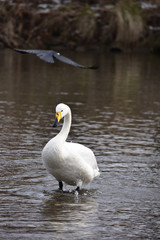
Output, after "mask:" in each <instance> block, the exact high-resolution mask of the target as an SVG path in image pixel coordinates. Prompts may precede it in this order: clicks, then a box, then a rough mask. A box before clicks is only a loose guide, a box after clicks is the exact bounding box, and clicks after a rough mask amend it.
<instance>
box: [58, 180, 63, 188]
mask: <svg viewBox="0 0 160 240" xmlns="http://www.w3.org/2000/svg"><path fill="white" fill-rule="evenodd" d="M59 189H60V190H63V182H59Z"/></svg>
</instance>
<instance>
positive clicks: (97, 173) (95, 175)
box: [94, 168, 100, 177]
mask: <svg viewBox="0 0 160 240" xmlns="http://www.w3.org/2000/svg"><path fill="white" fill-rule="evenodd" d="M99 175H100V171H99V168H97V169H95V170H94V177H99Z"/></svg>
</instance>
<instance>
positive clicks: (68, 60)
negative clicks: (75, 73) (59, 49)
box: [54, 52, 98, 69]
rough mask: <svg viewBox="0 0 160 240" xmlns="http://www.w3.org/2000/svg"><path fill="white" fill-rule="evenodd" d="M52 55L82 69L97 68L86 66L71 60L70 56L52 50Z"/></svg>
mask: <svg viewBox="0 0 160 240" xmlns="http://www.w3.org/2000/svg"><path fill="white" fill-rule="evenodd" d="M54 57H55V58H57V59H58V60H59V61H61V62H64V63H67V64H70V65H73V66H74V67H79V68H84V69H97V68H98V67H96V66H91V67H87V66H84V65H81V64H79V63H77V62H75V61H73V60H71V59H70V58H67V57H65V56H63V55H61V54H60V53H56V52H54Z"/></svg>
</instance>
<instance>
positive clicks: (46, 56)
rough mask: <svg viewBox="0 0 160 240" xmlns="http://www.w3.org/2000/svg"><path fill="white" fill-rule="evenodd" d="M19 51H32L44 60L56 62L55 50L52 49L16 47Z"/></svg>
mask: <svg viewBox="0 0 160 240" xmlns="http://www.w3.org/2000/svg"><path fill="white" fill-rule="evenodd" d="M14 50H15V51H17V52H20V53H32V54H35V55H37V57H39V58H40V59H42V60H44V61H45V62H48V63H54V51H52V50H36V49H35V50H25V49H17V48H15V49H14Z"/></svg>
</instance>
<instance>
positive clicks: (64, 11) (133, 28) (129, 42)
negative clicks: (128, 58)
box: [0, 0, 160, 53]
mask: <svg viewBox="0 0 160 240" xmlns="http://www.w3.org/2000/svg"><path fill="white" fill-rule="evenodd" d="M0 47H1V48H5V47H11V48H13V47H19V48H40V49H52V48H54V49H55V48H68V49H75V50H78V49H80V50H83V49H106V50H109V51H150V52H156V53H160V2H159V1H158V0H154V1H153V0H152V1H147V3H145V2H144V1H143V2H140V1H139V2H138V1H132V0H120V1H112V0H110V1H109V0H107V1H103V0H102V1H96V0H90V1H87V0H86V1H67V3H66V1H32V3H30V1H23V3H22V1H14V3H13V2H10V1H3V2H0Z"/></svg>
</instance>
